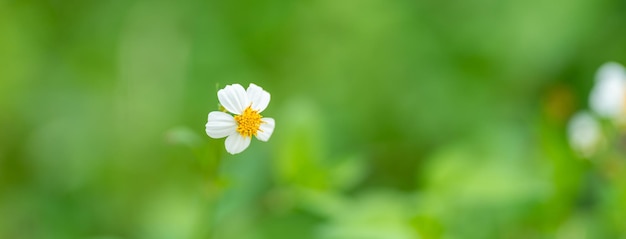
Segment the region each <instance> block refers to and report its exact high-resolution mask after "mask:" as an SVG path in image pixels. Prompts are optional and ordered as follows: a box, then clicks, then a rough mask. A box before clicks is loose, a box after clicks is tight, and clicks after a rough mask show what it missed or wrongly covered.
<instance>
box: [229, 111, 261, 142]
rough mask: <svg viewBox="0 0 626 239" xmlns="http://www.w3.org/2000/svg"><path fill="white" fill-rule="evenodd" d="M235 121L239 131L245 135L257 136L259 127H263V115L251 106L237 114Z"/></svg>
mask: <svg viewBox="0 0 626 239" xmlns="http://www.w3.org/2000/svg"><path fill="white" fill-rule="evenodd" d="M235 121H237V132H238V133H239V134H241V136H243V137H252V135H254V136H256V133H257V131H259V127H261V115H260V114H259V112H258V111H256V110H253V109H252V108H250V106H248V108H246V109H245V110H244V111H243V112H242V113H241V115H235Z"/></svg>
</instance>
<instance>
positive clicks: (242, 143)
mask: <svg viewBox="0 0 626 239" xmlns="http://www.w3.org/2000/svg"><path fill="white" fill-rule="evenodd" d="M250 139H251V137H243V136H241V135H240V134H239V133H237V132H235V133H234V134H231V135H230V136H228V138H226V142H224V144H225V145H226V151H227V152H229V153H230V154H238V153H241V151H243V150H244V149H246V148H248V146H249V145H250Z"/></svg>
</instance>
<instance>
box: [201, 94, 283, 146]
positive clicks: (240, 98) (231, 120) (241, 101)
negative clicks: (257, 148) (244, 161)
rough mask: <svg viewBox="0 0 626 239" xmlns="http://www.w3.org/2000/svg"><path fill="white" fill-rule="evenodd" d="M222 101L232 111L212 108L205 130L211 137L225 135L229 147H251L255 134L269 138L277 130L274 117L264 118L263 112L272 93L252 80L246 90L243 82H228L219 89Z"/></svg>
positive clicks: (258, 137) (263, 139) (262, 137)
mask: <svg viewBox="0 0 626 239" xmlns="http://www.w3.org/2000/svg"><path fill="white" fill-rule="evenodd" d="M217 98H218V99H219V101H220V104H221V105H222V106H223V107H224V108H225V109H226V110H228V112H230V113H232V114H234V115H235V116H232V115H230V114H227V113H224V112H220V111H213V112H211V113H209V117H208V122H207V123H206V133H207V135H209V136H210V137H211V138H223V137H227V138H226V142H225V145H226V151H228V152H229V153H231V154H237V153H241V152H242V151H243V150H245V149H246V148H248V146H249V145H250V140H251V139H252V136H253V135H254V136H256V138H257V139H258V140H261V141H267V140H269V139H270V136H272V132H274V119H272V118H263V116H261V115H260V113H261V112H262V111H263V110H265V108H266V107H267V105H268V104H269V103H270V93H268V92H267V91H265V90H263V88H261V87H259V86H257V85H255V84H250V86H248V89H247V90H245V89H244V88H243V87H242V86H241V85H240V84H233V85H227V86H226V87H225V88H224V89H221V90H219V91H218V92H217Z"/></svg>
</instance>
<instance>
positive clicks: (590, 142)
mask: <svg viewBox="0 0 626 239" xmlns="http://www.w3.org/2000/svg"><path fill="white" fill-rule="evenodd" d="M567 135H568V139H569V143H570V146H571V147H572V148H573V149H574V150H575V151H576V152H577V153H579V154H581V156H584V157H589V156H591V155H592V154H593V153H594V152H595V151H596V149H597V148H598V145H599V143H600V142H601V141H602V138H603V137H602V130H601V128H600V124H599V123H598V122H597V121H596V119H595V118H594V117H593V116H592V115H591V114H589V113H587V112H584V111H583V112H578V113H576V114H575V115H574V116H573V117H572V118H571V119H570V121H569V123H568V125H567Z"/></svg>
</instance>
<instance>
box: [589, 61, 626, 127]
mask: <svg viewBox="0 0 626 239" xmlns="http://www.w3.org/2000/svg"><path fill="white" fill-rule="evenodd" d="M625 91H626V70H625V69H624V67H622V66H621V65H620V64H618V63H615V62H609V63H605V64H604V65H602V66H601V67H600V69H598V72H597V73H596V84H595V86H594V87H593V89H592V90H591V94H590V95H589V106H590V107H591V109H593V110H594V111H595V112H596V113H598V114H599V115H600V116H602V117H605V118H611V119H618V118H619V117H621V116H623V114H624V98H625V97H626V92H625Z"/></svg>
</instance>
